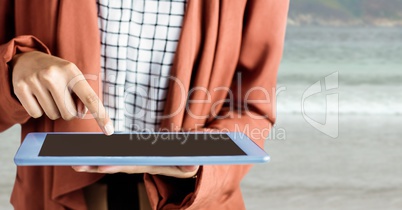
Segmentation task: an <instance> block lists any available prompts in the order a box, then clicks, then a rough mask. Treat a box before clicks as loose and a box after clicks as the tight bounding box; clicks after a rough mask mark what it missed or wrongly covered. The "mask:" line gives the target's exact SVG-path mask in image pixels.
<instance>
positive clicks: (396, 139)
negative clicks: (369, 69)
mask: <svg viewBox="0 0 402 210" xmlns="http://www.w3.org/2000/svg"><path fill="white" fill-rule="evenodd" d="M401 124H402V117H401V116H393V115H389V116H383V115H354V116H353V115H349V116H346V115H341V116H340V123H339V126H340V127H339V131H340V132H339V137H338V138H337V139H333V138H330V137H328V136H326V135H325V134H323V133H321V132H319V131H317V130H315V129H314V128H313V127H311V126H310V125H309V124H308V123H307V122H306V121H305V120H304V119H303V118H302V116H301V115H296V114H278V121H277V124H276V127H275V128H276V129H277V130H280V129H282V130H284V131H286V133H285V134H286V138H285V139H274V138H273V139H271V140H267V143H266V147H265V149H266V151H268V152H269V154H270V155H271V157H272V161H271V162H270V163H267V164H259V165H256V166H255V167H254V168H253V169H252V171H251V172H250V173H249V174H248V175H247V176H246V178H245V179H244V181H243V182H242V189H243V194H244V198H245V202H246V206H247V209H250V210H262V209H264V210H265V209H277V210H291V209H292V210H293V209H302V210H304V209H305V210H311V209H320V210H323V209H325V210H332V209H334V210H335V209H336V210H339V209H342V210H355V209H356V210H357V209H387V210H394V209H395V210H397V209H398V210H399V209H402V164H401V159H402V153H401V151H402V141H400V137H401V136H402V129H400V128H399V126H398V125H401ZM19 131H20V130H19V127H18V126H15V127H13V128H11V129H9V130H7V131H6V132H3V133H1V134H0V141H1V142H2V144H0V151H1V152H0V161H1V163H2V164H1V165H0V177H1V178H0V209H2V210H9V209H12V207H11V205H10V204H9V196H10V193H11V190H12V185H13V181H14V176H15V174H14V173H15V165H14V163H13V161H12V159H13V156H14V153H15V151H16V149H17V147H18V142H19Z"/></svg>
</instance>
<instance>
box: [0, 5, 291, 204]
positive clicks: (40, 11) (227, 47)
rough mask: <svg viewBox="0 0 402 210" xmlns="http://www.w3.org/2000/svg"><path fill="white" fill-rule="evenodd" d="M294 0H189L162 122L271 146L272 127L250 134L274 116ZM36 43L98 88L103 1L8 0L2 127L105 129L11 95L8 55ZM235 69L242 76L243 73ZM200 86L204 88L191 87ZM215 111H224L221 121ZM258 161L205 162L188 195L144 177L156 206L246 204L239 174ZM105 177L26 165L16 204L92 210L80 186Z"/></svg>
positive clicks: (1, 19)
mask: <svg viewBox="0 0 402 210" xmlns="http://www.w3.org/2000/svg"><path fill="white" fill-rule="evenodd" d="M288 4H289V2H288V0H249V1H247V0H220V1H218V0H189V1H188V3H187V11H186V14H185V17H184V21H183V28H182V32H181V37H180V42H179V44H178V47H177V52H176V56H175V60H174V65H173V67H172V71H171V74H172V77H175V78H177V80H171V84H170V86H169V87H170V88H169V92H168V97H167V98H168V101H167V103H166V105H165V113H166V114H169V113H174V115H173V116H171V117H169V118H166V119H164V120H163V121H162V127H164V128H169V129H170V130H179V129H184V130H193V129H202V128H217V129H228V130H237V131H239V130H240V131H244V132H246V133H247V134H248V135H249V136H250V137H251V138H252V139H253V140H254V141H255V142H256V143H257V144H259V145H260V146H263V143H264V139H265V138H266V136H267V135H268V133H267V132H265V133H263V134H262V135H257V136H253V134H252V133H250V132H255V131H257V132H258V131H262V130H264V129H265V130H266V129H267V128H270V127H271V125H272V124H273V123H274V121H275V107H274V106H275V86H276V74H277V70H278V66H279V63H280V60H281V56H282V48H283V42H284V35H285V25H286V16H287V10H288ZM31 50H40V51H43V52H47V53H51V54H53V55H56V56H59V57H61V58H64V59H66V60H69V61H71V62H73V63H75V64H76V65H77V66H78V67H79V68H80V70H81V71H82V72H83V73H84V74H87V75H93V76H95V78H97V79H95V80H94V79H91V80H89V83H90V85H91V86H92V88H93V89H94V90H95V91H96V92H97V93H100V91H101V88H100V83H101V80H100V75H99V71H100V39H99V29H98V24H97V6H96V1H95V0H84V1H74V0H29V1H26V0H14V1H12V0H2V1H0V59H1V61H0V131H3V130H5V129H7V128H9V127H10V126H12V125H14V124H16V123H19V124H21V125H22V138H24V137H25V135H26V134H27V133H28V132H34V131H46V132H52V131H64V132H69V131H100V129H99V128H98V125H97V123H96V122H95V121H94V120H79V119H75V120H72V121H64V120H62V119H59V120H56V121H51V120H49V119H48V118H46V117H41V118H39V119H33V118H30V117H29V115H28V114H27V113H26V111H25V110H24V109H23V107H22V106H21V104H20V103H19V102H18V100H17V99H16V98H15V97H14V96H13V93H12V85H11V84H10V78H11V71H12V69H11V68H10V66H9V61H10V60H11V59H12V57H13V56H14V55H15V54H16V53H21V52H27V51H31ZM236 72H241V73H242V74H241V80H238V79H237V78H240V77H238V76H237V75H236V74H235V73H236ZM194 87H198V90H197V91H193V92H189V90H190V88H194ZM199 87H202V88H206V89H204V90H201V88H199ZM253 87H261V88H264V90H267V92H268V93H269V95H267V94H266V92H264V91H252V92H251V94H250V93H249V94H247V91H249V90H251V89H252V88H253ZM217 88H218V89H217ZM225 88H231V89H232V90H233V91H234V92H233V93H234V96H233V97H232V99H233V101H232V102H234V103H233V104H230V103H229V105H227V104H224V100H225V98H226V97H227V96H228V94H227V89H226V90H225ZM205 90H208V91H209V93H210V95H209V96H207V95H206V91H205ZM189 93H190V94H189ZM100 95H101V94H100ZM188 100H194V101H192V103H186V102H190V101H188ZM195 100H198V103H197V101H195ZM200 100H206V101H204V102H202V103H201V102H199V101H200ZM256 100H260V101H256ZM246 108H247V110H249V111H246ZM217 113H218V114H219V115H220V116H226V117H223V118H222V119H217V118H214V115H216V114H217ZM256 116H265V117H263V118H261V117H260V118H258V119H256ZM3 141H4V140H3ZM250 167H251V166H250V165H227V166H226V165H225V166H209V165H208V166H203V167H201V169H200V170H201V172H200V174H199V176H198V180H197V184H196V188H195V191H194V192H191V193H189V194H186V195H180V193H175V192H180V189H179V188H178V187H175V182H180V180H177V179H169V181H167V180H166V179H165V178H164V177H162V176H157V175H149V174H144V182H145V186H146V189H147V193H148V197H149V199H150V203H151V206H152V208H153V209H179V208H188V209H244V203H243V199H242V195H241V192H240V181H241V179H242V178H243V177H244V175H245V174H246V173H247V171H248V170H249V169H250ZM102 176H103V175H102V174H91V173H77V172H75V171H74V170H72V169H71V167H18V169H17V177H16V181H15V185H14V190H13V194H12V197H11V203H12V204H13V205H14V207H15V209H17V210H20V209H22V210H26V209H33V210H36V209H38V210H48V209H49V210H59V209H60V210H61V209H86V207H85V200H84V198H83V192H82V190H81V189H82V188H83V187H85V186H88V185H90V184H91V183H94V182H96V181H97V180H99V179H100V178H101V177H102ZM267 181H268V180H267Z"/></svg>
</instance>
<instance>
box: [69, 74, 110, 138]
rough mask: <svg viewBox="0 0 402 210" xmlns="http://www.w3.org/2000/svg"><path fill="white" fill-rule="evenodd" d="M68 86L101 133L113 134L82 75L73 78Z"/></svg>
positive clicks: (101, 108)
mask: <svg viewBox="0 0 402 210" xmlns="http://www.w3.org/2000/svg"><path fill="white" fill-rule="evenodd" d="M68 86H69V88H70V89H71V90H72V91H73V92H74V93H75V94H76V95H77V96H78V98H79V99H80V100H81V101H82V102H83V103H84V105H85V106H86V107H87V108H88V110H89V111H90V112H91V113H92V115H93V117H94V118H95V120H96V122H97V123H98V125H99V127H100V128H101V129H102V131H103V133H105V134H106V135H112V134H113V133H114V128H113V125H112V122H111V120H110V118H109V116H108V114H107V113H106V110H105V107H104V106H103V104H102V102H101V101H100V99H99V97H98V95H96V93H95V91H94V90H93V89H92V87H91V86H90V85H89V83H88V82H87V81H86V79H85V77H84V75H82V74H81V75H78V76H76V77H75V78H73V79H72V80H71V81H70V82H69V85H68Z"/></svg>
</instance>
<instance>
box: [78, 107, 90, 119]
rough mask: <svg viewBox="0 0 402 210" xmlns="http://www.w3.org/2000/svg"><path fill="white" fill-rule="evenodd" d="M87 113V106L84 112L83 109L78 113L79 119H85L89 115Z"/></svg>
mask: <svg viewBox="0 0 402 210" xmlns="http://www.w3.org/2000/svg"><path fill="white" fill-rule="evenodd" d="M87 112H88V108H87V107H86V106H84V109H83V110H82V109H81V110H80V111H78V118H80V119H83V118H84V117H85V115H86V114H87Z"/></svg>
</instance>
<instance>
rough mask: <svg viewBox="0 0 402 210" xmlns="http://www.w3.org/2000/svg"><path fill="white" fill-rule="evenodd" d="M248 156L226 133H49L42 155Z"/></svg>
mask: <svg viewBox="0 0 402 210" xmlns="http://www.w3.org/2000/svg"><path fill="white" fill-rule="evenodd" d="M226 155H227V156H232V155H246V153H244V151H243V150H242V149H240V148H239V147H238V146H237V145H236V144H235V143H234V142H233V141H232V140H231V139H230V137H229V136H228V135H227V134H225V133H140V134H114V135H112V136H105V135H103V134H69V135H63V134H47V135H46V138H45V141H44V143H43V145H42V148H41V150H40V152H39V156H226Z"/></svg>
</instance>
